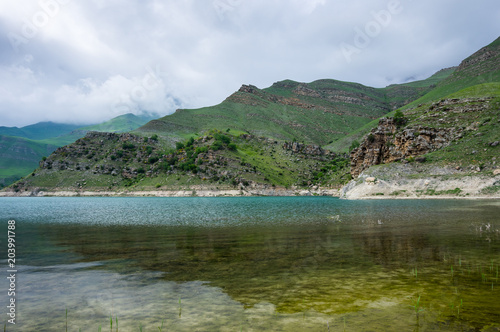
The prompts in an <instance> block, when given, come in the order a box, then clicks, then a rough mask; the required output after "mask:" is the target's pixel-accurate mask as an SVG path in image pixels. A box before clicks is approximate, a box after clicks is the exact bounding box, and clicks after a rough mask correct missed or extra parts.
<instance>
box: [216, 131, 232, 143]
mask: <svg viewBox="0 0 500 332" xmlns="http://www.w3.org/2000/svg"><path fill="white" fill-rule="evenodd" d="M214 138H215V140H216V141H220V142H222V143H225V144H229V143H231V139H230V138H229V136H226V135H223V134H220V133H216V134H215V135H214Z"/></svg>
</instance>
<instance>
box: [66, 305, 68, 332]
mask: <svg viewBox="0 0 500 332" xmlns="http://www.w3.org/2000/svg"><path fill="white" fill-rule="evenodd" d="M66 332H68V308H67V307H66Z"/></svg>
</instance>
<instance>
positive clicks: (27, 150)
mask: <svg viewBox="0 0 500 332" xmlns="http://www.w3.org/2000/svg"><path fill="white" fill-rule="evenodd" d="M149 120H151V117H150V116H136V115H133V114H124V115H121V116H118V117H115V118H113V119H111V120H109V121H106V122H104V123H101V124H97V125H92V126H86V127H81V126H78V125H70V124H59V123H53V122H40V123H37V124H34V125H29V126H25V127H21V128H18V127H0V188H3V187H4V186H8V185H10V184H12V183H14V182H15V181H17V180H19V179H21V178H22V177H24V176H26V175H28V174H30V173H31V172H32V171H33V170H34V169H35V168H37V167H38V163H39V161H40V159H42V157H44V156H48V155H50V154H51V153H52V152H54V151H55V150H56V149H57V148H58V147H61V146H64V145H67V144H70V143H72V142H74V141H76V140H77V139H79V138H81V137H83V136H85V134H86V133H87V132H89V131H103V132H104V131H108V132H125V131H130V130H134V129H136V128H138V127H140V126H142V125H143V124H145V123H146V122H148V121H149Z"/></svg>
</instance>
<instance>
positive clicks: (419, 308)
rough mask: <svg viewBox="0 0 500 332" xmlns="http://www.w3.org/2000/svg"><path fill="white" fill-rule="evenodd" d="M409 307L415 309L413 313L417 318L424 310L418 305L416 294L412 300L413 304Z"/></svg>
mask: <svg viewBox="0 0 500 332" xmlns="http://www.w3.org/2000/svg"><path fill="white" fill-rule="evenodd" d="M410 307H412V308H413V310H414V311H415V315H417V318H418V316H419V314H420V313H421V312H422V311H424V310H425V309H424V308H422V307H421V306H420V295H419V296H418V298H417V300H416V301H415V300H414V301H413V305H410Z"/></svg>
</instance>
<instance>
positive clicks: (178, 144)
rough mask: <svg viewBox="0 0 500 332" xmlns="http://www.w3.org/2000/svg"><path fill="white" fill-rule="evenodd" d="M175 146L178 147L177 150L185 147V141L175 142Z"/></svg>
mask: <svg viewBox="0 0 500 332" xmlns="http://www.w3.org/2000/svg"><path fill="white" fill-rule="evenodd" d="M175 148H176V149H177V150H181V149H184V143H182V142H177V143H175Z"/></svg>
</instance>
